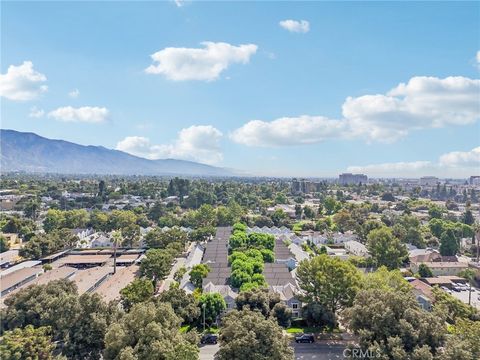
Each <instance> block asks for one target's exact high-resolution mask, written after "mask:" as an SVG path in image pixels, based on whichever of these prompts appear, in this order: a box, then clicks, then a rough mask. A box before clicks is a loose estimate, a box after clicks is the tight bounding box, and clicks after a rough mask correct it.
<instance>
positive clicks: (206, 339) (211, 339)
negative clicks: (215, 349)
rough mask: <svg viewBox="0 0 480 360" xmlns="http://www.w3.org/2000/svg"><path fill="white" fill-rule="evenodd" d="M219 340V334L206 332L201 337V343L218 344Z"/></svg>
mask: <svg viewBox="0 0 480 360" xmlns="http://www.w3.org/2000/svg"><path fill="white" fill-rule="evenodd" d="M217 342H218V336H217V335H215V334H206V335H203V336H202V338H201V339H200V343H201V344H216V343H217Z"/></svg>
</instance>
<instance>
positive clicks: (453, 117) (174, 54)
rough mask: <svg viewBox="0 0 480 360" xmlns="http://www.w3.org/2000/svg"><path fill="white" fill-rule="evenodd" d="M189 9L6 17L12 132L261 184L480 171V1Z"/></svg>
mask: <svg viewBox="0 0 480 360" xmlns="http://www.w3.org/2000/svg"><path fill="white" fill-rule="evenodd" d="M181 5H182V6H177V5H176V4H175V2H173V1H168V2H98V3H93V2H89V3H81V2H48V3H42V2H33V3H32V2H30V3H21V2H2V18H1V27H2V28H1V30H2V31H1V32H2V35H1V36H2V39H1V40H2V44H1V53H2V54H1V74H2V78H1V80H0V94H1V95H2V98H1V105H2V108H1V120H2V124H1V126H2V128H8V129H15V130H19V131H32V132H35V133H37V134H39V135H42V136H45V137H49V138H61V139H65V140H69V141H73V142H76V143H80V144H93V145H103V146H105V147H108V148H119V149H122V150H124V151H128V152H131V153H133V154H137V155H140V156H144V157H149V158H162V157H176V158H182V159H189V160H195V161H200V162H205V163H210V164H214V165H217V166H225V167H231V168H236V169H242V170H245V171H247V172H249V173H252V174H261V175H285V176H336V175H337V174H338V173H339V172H343V171H346V170H349V171H361V172H365V173H367V174H368V175H370V176H421V175H429V174H434V175H439V176H452V177H464V176H469V175H474V174H475V173H477V174H478V173H479V172H480V148H479V146H480V128H479V124H478V120H479V117H480V105H479V99H480V82H479V80H478V75H479V69H480V65H479V62H478V61H479V59H478V58H477V52H478V51H479V50H480V35H479V31H478V28H479V24H480V5H479V3H478V2H469V3H468V2H460V3H459V2H456V3H448V2H425V3H405V2H388V3H380V2H371V3H362V2H354V3H347V2H328V3H327V2H319V3H318V2H317V3H312V2H305V3H301V2H300V3H299V2H263V3H253V2H248V3H241V2H233V3H232V2H184V3H182V4H181ZM285 20H292V21H291V22H289V23H283V26H281V24H280V22H281V21H285ZM302 20H303V21H304V23H303V25H302V23H301V21H302ZM307 22H308V25H307ZM205 42H209V44H206V43H205ZM166 49H167V50H166ZM155 53H156V54H157V55H156V57H155V59H154V58H152V57H151V55H152V54H155ZM9 67H10V68H9ZM146 69H150V70H146ZM401 83H403V84H405V85H404V86H399V84H401ZM46 87H48V88H46ZM349 97H350V98H351V99H350V101H347V100H346V99H347V98H349ZM254 120H257V121H256V122H253V121H254Z"/></svg>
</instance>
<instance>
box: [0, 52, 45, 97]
mask: <svg viewBox="0 0 480 360" xmlns="http://www.w3.org/2000/svg"><path fill="white" fill-rule="evenodd" d="M46 81H47V77H46V76H45V75H44V74H42V73H39V72H38V71H35V70H34V69H33V63H32V62H31V61H24V62H23V64H22V65H18V66H15V65H10V66H9V67H8V70H7V72H6V73H5V74H0V96H3V97H5V98H7V99H9V100H18V101H27V100H33V99H36V98H37V97H38V96H39V95H40V94H41V93H44V92H46V91H47V90H48V86H47V85H45V82H46Z"/></svg>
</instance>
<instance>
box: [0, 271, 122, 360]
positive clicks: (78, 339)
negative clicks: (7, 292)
mask: <svg viewBox="0 0 480 360" xmlns="http://www.w3.org/2000/svg"><path fill="white" fill-rule="evenodd" d="M5 305H6V306H7V308H6V309H5V310H4V311H3V313H2V316H1V320H2V330H11V329H15V328H20V327H25V326H27V325H32V326H34V327H41V326H48V327H49V328H51V330H52V335H53V340H56V341H57V340H58V341H60V342H62V343H63V348H62V352H63V354H65V355H67V356H68V357H69V358H70V359H79V360H80V359H85V358H88V359H93V360H96V359H100V356H101V352H102V350H103V348H104V337H105V332H106V331H107V328H108V326H109V325H110V324H111V323H112V322H113V320H114V319H115V318H116V317H117V315H118V311H117V309H116V306H115V305H114V304H113V303H112V304H106V303H104V302H103V301H102V300H101V298H100V296H99V295H98V294H88V293H86V294H83V295H81V296H78V294H77V287H76V285H75V284H74V283H73V282H71V281H69V280H55V281H51V282H49V283H48V284H46V285H34V286H29V287H26V288H24V289H21V290H20V291H18V292H17V293H15V294H14V295H12V296H9V297H8V298H6V299H5Z"/></svg>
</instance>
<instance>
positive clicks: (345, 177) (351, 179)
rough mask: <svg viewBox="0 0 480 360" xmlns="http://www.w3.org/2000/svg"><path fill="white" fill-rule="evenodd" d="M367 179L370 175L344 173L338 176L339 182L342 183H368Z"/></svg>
mask: <svg viewBox="0 0 480 360" xmlns="http://www.w3.org/2000/svg"><path fill="white" fill-rule="evenodd" d="M367 181H368V177H367V175H364V174H351V173H344V174H340V175H339V176H338V182H339V184H340V185H359V184H366V183H367Z"/></svg>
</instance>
